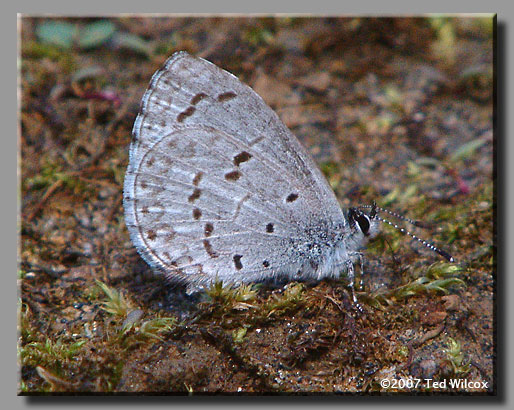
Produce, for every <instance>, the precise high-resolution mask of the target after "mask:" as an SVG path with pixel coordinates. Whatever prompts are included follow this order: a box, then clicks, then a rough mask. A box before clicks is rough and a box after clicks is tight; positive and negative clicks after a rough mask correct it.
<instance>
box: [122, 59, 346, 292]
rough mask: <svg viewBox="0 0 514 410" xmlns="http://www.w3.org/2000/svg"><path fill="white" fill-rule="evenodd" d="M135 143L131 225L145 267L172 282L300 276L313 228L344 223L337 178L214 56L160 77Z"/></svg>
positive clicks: (128, 190)
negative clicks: (333, 182) (330, 179)
mask: <svg viewBox="0 0 514 410" xmlns="http://www.w3.org/2000/svg"><path fill="white" fill-rule="evenodd" d="M133 137H134V139H133V142H132V144H131V148H130V161H129V167H128V169H127V175H126V179H125V192H124V205H125V217H126V223H127V226H128V229H129V232H130V234H131V238H132V240H133V242H134V243H135V245H136V247H137V248H138V250H139V252H140V253H141V254H142V256H143V257H144V258H145V260H146V261H147V262H148V263H149V264H150V265H151V266H153V267H155V268H157V269H159V270H161V271H163V272H164V273H165V274H167V275H169V276H171V277H174V278H176V279H183V280H185V281H186V282H188V283H190V284H193V285H201V284H203V283H208V282H209V281H211V280H212V279H214V278H215V277H218V278H220V279H223V280H224V281H226V282H235V283H237V282H243V281H245V282H246V281H255V280H259V279H262V278H265V277H272V276H275V275H284V274H286V275H289V276H294V274H296V273H297V271H299V270H301V269H302V268H304V267H305V265H306V263H307V258H306V257H305V254H303V253H302V251H301V247H302V246H303V244H304V243H305V242H308V239H309V238H308V234H306V229H309V227H315V226H317V227H319V228H320V229H321V230H324V228H323V227H324V226H325V227H326V231H327V232H328V231H330V230H331V229H332V228H333V227H334V226H340V225H342V224H343V225H344V217H343V215H342V212H341V210H340V208H339V205H338V203H337V200H336V198H335V196H334V194H333V192H332V190H331V189H330V187H329V186H328V183H327V181H326V179H325V178H324V177H323V175H322V174H321V172H320V171H319V170H318V168H317V167H316V165H315V164H314V162H313V160H312V159H311V157H310V156H309V155H308V154H307V152H306V151H305V150H304V148H303V147H302V146H301V145H300V143H299V142H298V140H297V139H296V138H295V137H294V136H293V135H292V133H291V132H290V131H289V130H288V129H287V127H286V126H285V125H284V124H283V123H282V122H281V121H280V119H279V118H278V116H277V115H276V113H275V112H274V111H273V110H271V108H269V107H268V106H267V105H266V104H265V103H264V101H263V100H262V99H261V98H260V97H259V96H258V95H257V94H256V93H255V92H254V91H253V90H252V89H251V88H249V87H248V86H246V85H244V84H243V83H241V82H240V81H239V80H238V79H237V78H236V77H235V76H233V75H232V74H230V73H228V72H226V71H224V70H222V69H220V68H218V67H216V66H215V65H213V64H212V63H209V62H207V61H205V60H203V59H199V58H195V57H192V56H190V55H189V54H187V53H184V52H180V53H176V54H174V55H173V56H172V57H171V58H170V59H169V60H168V61H167V62H166V64H165V66H164V67H163V68H162V69H161V70H159V71H158V72H157V73H155V75H154V77H153V78H152V81H151V83H150V86H149V88H148V90H147V92H146V93H145V95H144V97H143V101H142V106H141V110H140V113H139V115H138V117H137V119H136V122H135V124H134V129H133ZM310 265H312V261H310ZM312 269H313V266H311V270H312Z"/></svg>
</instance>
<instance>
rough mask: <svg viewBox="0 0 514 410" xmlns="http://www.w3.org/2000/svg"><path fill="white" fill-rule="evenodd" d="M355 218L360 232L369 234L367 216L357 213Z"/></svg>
mask: <svg viewBox="0 0 514 410" xmlns="http://www.w3.org/2000/svg"><path fill="white" fill-rule="evenodd" d="M355 220H356V221H357V223H358V224H359V227H360V228H361V231H362V233H363V234H364V235H366V236H367V235H368V234H369V218H368V217H367V216H366V215H363V214H357V215H356V217H355Z"/></svg>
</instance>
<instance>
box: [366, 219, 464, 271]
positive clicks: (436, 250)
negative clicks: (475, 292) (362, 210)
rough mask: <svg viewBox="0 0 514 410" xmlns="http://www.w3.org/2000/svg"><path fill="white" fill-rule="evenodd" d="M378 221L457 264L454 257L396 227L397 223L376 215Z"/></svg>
mask: <svg viewBox="0 0 514 410" xmlns="http://www.w3.org/2000/svg"><path fill="white" fill-rule="evenodd" d="M375 218H376V219H378V220H379V221H380V222H384V223H386V224H388V225H390V226H392V227H393V228H394V229H396V230H398V231H400V232H401V233H403V234H404V235H408V236H410V237H411V238H412V239H415V240H417V241H418V242H419V243H421V244H422V245H424V246H426V247H427V248H428V249H430V250H432V251H434V252H435V253H438V254H439V255H441V256H442V257H443V258H445V259H447V260H448V261H449V262H455V259H453V256H451V255H450V254H449V253H447V252H445V251H443V250H441V249H439V248H438V247H437V246H435V245H433V244H431V243H430V242H427V241H425V240H423V239H421V238H418V237H417V236H416V235H414V234H413V233H411V232H409V231H407V230H406V229H404V228H402V227H400V226H398V225H396V224H395V223H393V222H390V221H388V220H387V219H384V218H381V217H380V216H378V215H376V216H375Z"/></svg>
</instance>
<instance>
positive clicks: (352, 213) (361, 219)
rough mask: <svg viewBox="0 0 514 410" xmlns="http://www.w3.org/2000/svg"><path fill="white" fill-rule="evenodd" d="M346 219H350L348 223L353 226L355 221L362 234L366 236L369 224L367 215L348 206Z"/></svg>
mask: <svg viewBox="0 0 514 410" xmlns="http://www.w3.org/2000/svg"><path fill="white" fill-rule="evenodd" d="M348 220H349V221H350V224H352V225H353V226H355V222H357V223H358V224H359V228H360V230H361V232H362V233H363V234H364V235H366V236H367V235H368V234H369V228H370V224H369V218H368V216H367V215H365V214H363V213H362V212H361V211H358V210H357V209H355V208H349V209H348Z"/></svg>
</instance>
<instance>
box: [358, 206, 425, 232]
mask: <svg viewBox="0 0 514 410" xmlns="http://www.w3.org/2000/svg"><path fill="white" fill-rule="evenodd" d="M357 208H372V209H373V208H374V209H377V210H379V211H381V212H385V213H386V214H389V215H391V216H394V217H395V218H398V219H400V220H402V221H405V222H408V223H410V224H411V225H413V226H416V227H418V228H427V224H425V223H424V222H421V221H415V220H413V219H410V218H407V217H406V216H403V215H400V214H398V213H396V212H393V211H390V210H389V209H385V208H381V207H379V206H377V205H376V204H375V203H374V202H373V205H360V206H358V207H357Z"/></svg>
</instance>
